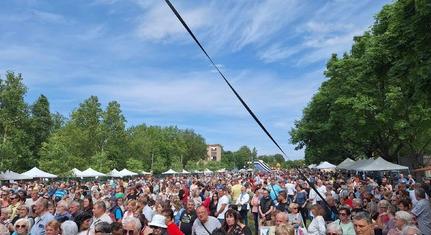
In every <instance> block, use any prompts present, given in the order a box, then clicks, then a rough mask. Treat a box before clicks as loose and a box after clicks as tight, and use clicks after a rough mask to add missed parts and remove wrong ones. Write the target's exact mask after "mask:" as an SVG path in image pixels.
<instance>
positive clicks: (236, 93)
mask: <svg viewBox="0 0 431 235" xmlns="http://www.w3.org/2000/svg"><path fill="white" fill-rule="evenodd" d="M165 2H166V4H168V6H169V8H170V9H171V10H172V12H173V13H174V14H175V16H176V17H177V18H178V20H179V21H180V22H181V24H182V25H183V26H184V28H185V29H186V30H187V32H189V34H190V36H191V37H192V38H193V40H194V41H195V42H196V44H197V45H198V46H199V48H200V49H201V50H202V52H203V53H204V54H205V56H206V57H207V58H208V60H209V61H210V62H211V64H212V65H213V66H214V68H215V69H216V70H217V71H218V73H219V74H220V76H221V77H222V78H223V80H224V81H225V82H226V84H227V85H228V86H229V88H230V89H231V90H232V92H233V93H234V94H235V96H236V97H237V98H238V99H239V101H240V102H241V104H242V105H243V106H244V108H245V109H247V111H248V113H249V114H250V115H251V116H252V117H253V119H254V120H255V121H256V123H257V124H258V125H259V126H260V128H261V129H262V130H263V131H264V132H265V134H266V135H267V136H268V137H269V138H270V139H271V141H272V142H273V143H274V144H275V145H276V146H277V148H278V149H279V150H280V151H281V152H282V153H283V155H284V156H285V157H286V158H287V154H286V153H285V152H284V150H283V149H282V148H281V146H280V145H279V144H278V143H277V141H275V139H274V138H273V137H272V135H271V134H270V133H269V131H268V130H267V129H266V128H265V126H264V125H263V124H262V122H261V121H260V120H259V118H257V116H256V115H255V114H254V112H253V111H252V110H251V109H250V107H248V105H247V103H245V101H244V100H243V99H242V98H241V96H240V95H239V94H238V92H237V91H236V90H235V88H233V86H232V85H231V84H230V82H229V81H228V80H227V79H226V77H225V76H224V74H223V73H222V72H221V71H220V69H219V67H218V66H217V65H216V64H215V63H214V61H213V60H212V58H211V57H210V56H209V55H208V53H207V52H206V50H205V49H204V47H203V46H202V44H201V43H200V42H199V40H198V39H197V38H196V36H195V35H194V33H193V32H192V30H191V29H190V28H189V26H188V25H187V24H186V22H185V21H184V20H183V18H182V17H181V15H180V13H178V11H177V9H175V7H174V6H173V5H172V3H171V2H170V1H169V0H165ZM295 168H296V170H297V171H298V173H299V174H300V175H301V177H302V178H304V179H305V181H307V183H308V184H309V185H310V187H311V188H312V189H313V190H314V191H315V192H316V194H317V195H318V196H319V197H320V198H321V199H322V200H323V202H324V203H325V205H326V206H327V207H328V208H329V209H330V210H331V211H333V212H334V213H335V214H337V211H334V210H332V209H331V207H330V206H329V204H328V202H327V201H326V200H325V198H324V197H323V196H322V195H321V194H320V192H319V191H318V190H317V189H316V188H315V187H314V184H312V183H311V182H310V181H309V180H308V179H307V177H305V175H304V174H303V173H302V172H301V170H300V169H299V168H298V167H295Z"/></svg>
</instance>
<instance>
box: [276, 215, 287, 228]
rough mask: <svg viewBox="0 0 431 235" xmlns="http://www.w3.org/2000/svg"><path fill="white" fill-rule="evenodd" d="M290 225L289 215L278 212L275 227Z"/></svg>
mask: <svg viewBox="0 0 431 235" xmlns="http://www.w3.org/2000/svg"><path fill="white" fill-rule="evenodd" d="M288 223H289V216H288V215H287V212H283V211H278V212H276V214H275V226H280V225H281V224H288Z"/></svg>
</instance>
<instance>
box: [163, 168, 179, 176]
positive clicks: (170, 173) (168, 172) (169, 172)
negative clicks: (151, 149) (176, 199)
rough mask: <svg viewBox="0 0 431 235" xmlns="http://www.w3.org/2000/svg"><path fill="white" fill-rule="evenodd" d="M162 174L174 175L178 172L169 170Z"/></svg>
mask: <svg viewBox="0 0 431 235" xmlns="http://www.w3.org/2000/svg"><path fill="white" fill-rule="evenodd" d="M162 174H163V175H172V174H177V172H176V171H174V170H172V169H169V170H167V171H165V172H163V173H162Z"/></svg>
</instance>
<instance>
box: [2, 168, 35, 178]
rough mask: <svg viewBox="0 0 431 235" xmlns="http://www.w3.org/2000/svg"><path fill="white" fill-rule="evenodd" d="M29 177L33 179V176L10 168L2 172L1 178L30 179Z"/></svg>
mask: <svg viewBox="0 0 431 235" xmlns="http://www.w3.org/2000/svg"><path fill="white" fill-rule="evenodd" d="M28 179H33V177H31V176H27V175H22V174H19V173H16V172H13V171H9V170H7V171H5V172H1V173H0V180H28Z"/></svg>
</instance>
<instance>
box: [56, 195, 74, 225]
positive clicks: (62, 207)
mask: <svg viewBox="0 0 431 235" xmlns="http://www.w3.org/2000/svg"><path fill="white" fill-rule="evenodd" d="M68 210H69V208H68V206H67V202H66V201H64V200H61V201H59V202H58V203H57V207H56V210H55V215H54V219H55V220H57V221H58V222H60V223H63V222H64V221H66V220H70V219H71V217H72V216H71V215H70V214H69V211H68Z"/></svg>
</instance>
